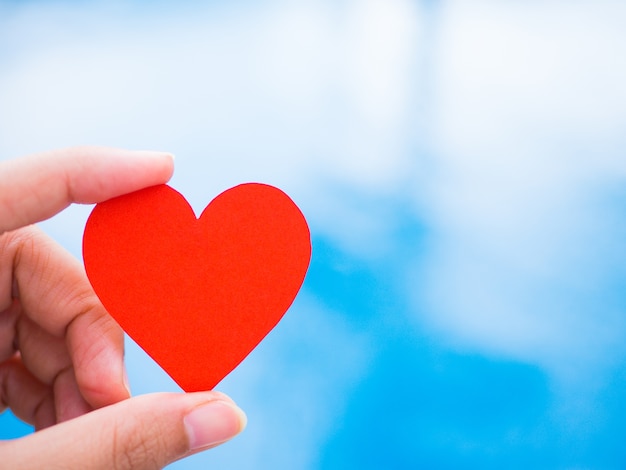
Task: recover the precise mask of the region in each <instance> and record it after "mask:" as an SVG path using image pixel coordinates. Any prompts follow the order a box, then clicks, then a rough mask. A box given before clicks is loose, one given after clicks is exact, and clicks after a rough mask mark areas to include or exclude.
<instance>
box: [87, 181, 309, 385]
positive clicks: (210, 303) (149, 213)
mask: <svg viewBox="0 0 626 470" xmlns="http://www.w3.org/2000/svg"><path fill="white" fill-rule="evenodd" d="M83 257H84V262H85V268H86V271H87V276H88V278H89V281H90V282H91V285H92V286H93V288H94V290H95V292H96V294H97V295H98V297H99V298H100V300H101V301H102V303H103V305H104V307H105V308H106V309H107V311H108V312H109V313H110V314H111V315H112V316H113V318H115V320H116V321H117V322H118V323H119V324H120V325H121V327H122V328H123V329H124V331H126V333H128V335H129V336H130V337H131V338H133V339H134V340H135V341H136V342H137V344H139V346H141V347H142V348H143V349H144V350H145V351H146V352H147V353H148V354H149V355H150V356H151V357H152V358H153V359H154V360H155V361H156V362H157V363H158V364H159V365H160V366H161V367H163V369H165V371H166V372H167V373H168V374H169V375H170V376H171V377H172V378H173V379H174V380H175V381H176V383H178V385H180V386H181V387H182V388H183V390H185V391H187V392H191V391H199V390H210V389H212V388H213V387H215V385H217V384H218V383H219V382H220V381H221V380H222V379H223V378H224V377H225V376H226V375H227V374H229V373H230V372H231V371H232V370H233V369H234V368H235V367H237V365H239V363H240V362H241V361H242V360H243V359H244V358H245V357H246V356H247V355H248V354H249V353H250V352H251V351H252V350H253V349H254V348H255V347H256V346H257V344H258V343H259V342H260V341H261V340H262V339H263V338H264V337H265V336H266V335H267V334H268V333H269V332H270V331H271V330H272V328H274V326H276V324H277V323H278V321H279V320H280V319H281V318H282V317H283V315H284V314H285V312H286V311H287V309H288V308H289V307H290V305H291V304H292V302H293V300H294V299H295V297H296V294H297V293H298V290H299V289H300V287H301V285H302V283H303V281H304V277H305V274H306V271H307V269H308V266H309V261H310V258H311V239H310V233H309V228H308V226H307V223H306V220H305V218H304V216H303V215H302V212H300V210H299V209H298V207H297V206H296V205H295V204H294V202H293V201H292V200H291V199H290V198H289V197H288V196H287V195H286V194H285V193H284V192H282V191H281V190H279V189H277V188H274V187H272V186H268V185H264V184H258V183H248V184H242V185H239V186H236V187H234V188H231V189H229V190H227V191H225V192H223V193H222V194H220V195H219V196H217V197H216V198H215V199H214V200H213V201H212V202H211V203H210V204H209V205H208V206H207V207H206V209H204V211H203V212H202V215H201V216H200V218H199V219H198V218H196V216H195V214H194V212H193V210H192V208H191V207H190V206H189V204H188V203H187V201H186V200H185V198H184V197H183V196H182V195H181V194H180V193H178V192H177V191H175V190H174V189H172V188H171V187H169V186H167V185H161V186H154V187H151V188H147V189H143V190H141V191H137V192H135V193H132V194H128V195H125V196H121V197H118V198H115V199H111V200H109V201H106V202H102V203H100V204H98V205H96V207H95V208H94V210H93V212H92V213H91V215H90V216H89V219H88V220H87V225H86V227H85V233H84V237H83Z"/></svg>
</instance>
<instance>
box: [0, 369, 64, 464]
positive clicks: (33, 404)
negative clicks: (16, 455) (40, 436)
mask: <svg viewBox="0 0 626 470" xmlns="http://www.w3.org/2000/svg"><path fill="white" fill-rule="evenodd" d="M0 400H1V401H2V404H3V405H4V406H5V407H8V408H11V411H13V413H14V414H15V416H17V417H18V418H20V419H21V420H22V421H25V422H27V423H30V424H32V425H33V426H35V429H43V428H45V427H48V426H52V425H53V424H55V423H56V411H55V403H54V399H53V396H52V389H51V388H50V387H49V386H47V385H45V384H43V383H42V382H40V381H39V380H37V379H36V378H35V377H34V376H33V375H32V374H30V373H29V372H28V370H26V368H25V367H24V365H23V364H22V363H21V361H20V360H19V358H17V357H15V358H13V359H9V360H8V361H5V362H3V363H2V364H0ZM0 460H1V459H0Z"/></svg>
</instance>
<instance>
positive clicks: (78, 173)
mask: <svg viewBox="0 0 626 470" xmlns="http://www.w3.org/2000/svg"><path fill="white" fill-rule="evenodd" d="M172 171H173V161H172V157H171V156H170V155H168V154H164V153H156V152H130V151H124V150H115V149H105V148H93V147H84V148H74V149H66V150H60V151H55V152H49V153H46V154H39V155H33V156H30V157H26V158H22V159H18V160H13V161H7V162H0V405H1V406H2V407H3V408H6V407H9V408H11V410H12V411H13V412H14V413H15V415H16V416H18V417H19V418H21V419H23V420H24V421H26V422H28V423H31V424H33V425H34V426H35V429H36V430H37V432H35V433H34V434H32V435H29V436H26V437H23V438H21V439H16V440H12V441H5V442H2V443H0V462H2V465H3V467H5V466H6V468H15V469H17V468H24V469H27V468H118V469H126V468H128V469H130V468H132V469H136V468H139V469H142V468H162V467H163V466H165V465H167V464H168V463H170V462H172V461H174V460H177V459H179V458H182V457H184V456H186V455H189V454H192V453H195V452H198V451H200V450H204V449H207V448H210V447H213V446H215V445H217V444H220V443H222V442H224V441H226V440H228V439H230V438H231V437H233V436H234V435H236V434H237V433H239V432H240V431H241V430H242V429H243V427H245V415H244V414H243V412H242V411H241V410H240V409H239V408H237V407H236V405H235V404H234V403H233V402H232V400H230V398H228V397H227V396H225V395H223V394H221V393H218V392H199V393H190V394H153V395H146V396H142V397H136V398H129V396H130V394H129V391H128V388H127V385H126V379H125V369H124V365H123V332H122V331H121V329H120V328H119V326H118V325H117V324H116V323H115V321H114V320H113V319H112V318H111V317H110V316H109V315H108V314H107V313H106V311H105V310H104V308H103V307H102V305H101V304H100V302H99V300H98V298H97V297H96V295H95V294H94V292H93V290H92V289H91V286H90V285H89V282H88V281H87V278H86V277H85V273H84V269H83V267H82V265H81V264H80V263H79V262H78V261H77V260H76V259H75V258H74V257H72V256H71V255H70V254H69V253H67V252H66V251H65V250H63V249H62V248H61V247H60V246H59V245H57V244H56V243H54V242H53V241H52V240H51V239H50V238H48V237H47V236H46V235H44V234H43V233H42V232H41V231H40V230H38V229H37V228H36V227H33V226H29V224H32V223H35V222H38V221H41V220H43V219H45V218H48V217H51V216H52V215H54V214H55V213H57V212H59V211H60V210H62V209H63V208H65V207H66V206H67V205H69V204H70V203H72V202H77V203H96V202H100V201H103V200H106V199H110V198H112V197H115V196H119V195H121V194H124V193H128V192H131V191H135V190H138V189H141V188H143V187H147V186H151V185H155V184H161V183H164V182H166V181H167V180H168V179H169V178H170V176H171V174H172ZM94 410H95V411H94Z"/></svg>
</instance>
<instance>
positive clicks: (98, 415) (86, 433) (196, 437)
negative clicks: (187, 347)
mask: <svg viewBox="0 0 626 470" xmlns="http://www.w3.org/2000/svg"><path fill="white" fill-rule="evenodd" d="M245 424H246V418H245V415H244V414H243V412H242V411H241V410H240V409H239V408H238V407H237V406H236V405H235V404H234V403H233V402H232V401H231V400H230V399H229V398H228V397H226V396H224V395H222V394H220V393H217V392H200V393H193V394H154V395H143V396H140V397H136V398H131V399H129V400H125V401H123V402H121V403H118V404H116V405H112V406H109V407H106V408H102V409H100V410H97V411H94V412H92V413H89V414H87V415H84V416H81V417H80V418H77V419H74V420H72V421H67V422H65V423H62V424H60V425H57V426H53V427H51V428H49V429H46V430H44V431H41V432H38V433H35V434H32V435H30V436H28V437H25V438H22V439H19V440H16V441H12V442H7V443H4V444H3V445H1V446H0V461H2V462H3V465H6V467H7V468H17V464H18V463H19V464H20V466H19V468H24V469H30V468H32V469H38V468H45V467H46V464H49V463H50V462H54V463H55V465H57V466H58V467H59V468H86V469H109V468H116V469H120V470H121V469H159V468H163V467H164V466H165V465H167V464H169V463H171V462H173V461H175V460H178V459H180V458H182V457H184V456H186V455H189V454H191V453H195V452H198V451H201V450H205V449H208V448H211V447H214V446H216V445H218V444H221V443H222V442H225V441H227V440H229V439H231V438H232V437H234V436H235V435H236V434H238V433H239V432H240V431H241V430H242V429H243V428H244V427H245ZM32 449H37V452H32ZM24 456H28V459H27V461H25V459H24Z"/></svg>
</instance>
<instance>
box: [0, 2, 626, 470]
mask: <svg viewBox="0 0 626 470" xmlns="http://www.w3.org/2000/svg"><path fill="white" fill-rule="evenodd" d="M111 5H113V6H111ZM160 5H161V6H159V7H154V8H149V7H145V8H139V7H135V8H133V7H128V6H126V7H125V6H123V5H122V4H117V3H115V4H107V3H101V4H97V3H96V4H91V3H78V4H76V5H73V4H69V3H68V4H54V3H50V4H45V3H32V4H28V5H26V6H20V5H19V4H14V5H12V6H7V5H5V4H0V158H9V157H14V156H18V155H21V154H26V153H29V152H33V151H38V150H44V149H49V148H56V147H62V146H67V145H76V144H102V145H112V146H123V147H130V148H146V147H149V148H155V149H163V150H168V151H171V152H174V153H175V154H176V155H177V160H176V166H177V170H176V175H175V177H174V179H173V181H172V185H173V186H174V187H176V188H177V189H178V190H179V191H181V192H182V193H183V194H185V195H186V196H187V198H188V199H189V200H190V202H191V203H192V205H193V206H194V208H195V209H196V211H198V212H199V211H200V210H201V209H202V208H203V207H204V206H205V205H206V203H207V202H208V200H209V199H210V198H211V197H212V196H213V195H215V194H217V193H218V192H219V191H221V190H223V189H225V188H227V187H229V186H232V185H234V184H237V183H240V182H242V181H247V180H259V181H264V182H268V183H272V184H276V185H278V186H280V187H282V188H283V189H285V190H286V191H287V192H288V193H289V194H291V195H292V196H293V197H294V199H296V201H297V202H298V204H300V205H301V207H302V208H303V210H304V212H305V214H307V216H308V217H309V219H310V222H311V225H312V229H313V233H314V235H315V236H317V237H327V238H329V239H330V240H332V241H333V243H335V244H336V245H337V246H338V247H340V248H341V249H342V250H344V251H345V252H347V253H349V254H350V255H352V256H355V257H357V258H360V259H363V260H366V261H367V260H370V261H371V260H381V259H384V258H385V257H386V256H387V255H389V253H391V252H394V251H398V250H400V251H401V250H403V249H404V248H403V246H402V244H401V243H412V241H411V240H410V239H407V240H403V241H401V243H400V244H398V243H399V242H398V240H397V239H395V238H393V235H394V234H393V231H394V225H393V223H394V222H393V221H394V211H395V210H396V209H397V208H398V207H400V206H404V205H409V206H410V207H411V208H412V211H413V216H414V217H415V220H416V221H418V222H419V223H420V224H422V225H423V226H424V227H425V230H426V232H427V235H428V236H427V237H426V241H425V243H426V247H425V249H424V250H423V253H425V255H424V256H423V257H421V258H419V259H408V260H406V265H399V266H398V267H397V269H398V270H402V271H404V272H405V273H404V274H403V277H404V278H405V279H406V292H407V296H409V297H411V298H412V302H413V305H414V312H409V314H410V315H412V316H413V317H414V319H415V324H416V327H419V328H427V329H428V331H430V332H432V334H434V335H435V336H436V337H437V338H438V340H440V341H443V342H444V343H449V344H450V345H452V346H453V347H456V348H460V349H462V350H470V351H479V352H481V353H488V354H493V355H496V356H505V357H510V358H515V359H519V360H522V361H527V362H530V363H534V364H539V365H541V366H543V367H544V368H546V370H548V371H550V372H551V373H553V374H555V376H556V377H561V378H565V379H568V378H571V377H572V376H576V375H577V374H581V370H585V368H588V369H589V370H594V371H595V370H598V368H605V367H610V365H611V364H612V363H613V362H614V361H617V360H620V359H621V358H623V356H624V352H625V351H624V345H626V325H625V322H624V319H625V318H626V312H625V311H624V305H625V303H626V302H625V301H624V295H625V294H623V293H621V292H623V288H624V286H625V281H624V279H626V246H625V245H626V201H625V200H624V197H626V190H625V189H624V188H625V187H626V186H625V184H626V132H625V129H626V85H625V84H626V28H624V25H626V4H624V3H623V2H620V1H607V0H604V1H602V0H601V1H591V0H587V1H577V2H566V1H544V2H501V1H473V2H468V1H461V0H456V1H446V2H437V1H434V0H433V1H421V2H420V1H408V0H349V1H344V2H331V1H323V0H319V1H314V0H308V1H302V2H286V1H285V2H280V1H274V2H257V3H254V2H241V3H232V4H222V3H220V2H218V3H217V4H216V5H214V6H206V5H205V6H202V4H198V5H196V4H195V3H188V2H185V3H181V4H180V5H179V6H177V7H175V6H173V5H174V4H173V3H172V4H171V6H169V7H166V6H163V4H160ZM363 201H382V202H380V203H377V204H374V205H372V206H370V205H368V204H366V203H364V202H363ZM87 212H88V209H86V208H83V209H79V208H76V209H73V210H72V211H68V212H67V213H66V214H63V215H61V216H60V217H58V218H55V219H54V220H53V221H50V222H47V223H46V224H45V227H46V229H47V230H48V232H50V233H51V234H52V235H53V236H54V237H55V238H57V239H58V240H60V241H61V242H62V243H63V244H65V245H66V246H67V247H68V248H69V249H70V250H72V251H73V252H74V253H75V254H76V255H77V256H78V255H79V254H80V253H79V250H80V237H81V235H82V227H83V224H84V220H85V217H86V214H87ZM405 248H406V247H405ZM620 289H622V290H620ZM405 313H406V312H398V315H403V314H405ZM320 318H321V319H319V318H318V320H316V321H318V322H322V323H324V322H327V323H325V324H324V325H323V326H320V325H317V327H318V328H321V329H322V330H324V329H325V328H328V331H331V330H332V331H335V330H334V328H333V323H332V322H333V320H332V317H330V316H328V317H323V316H322V317H320ZM335 333H336V335H337V337H336V338H335V340H336V341H338V342H342V343H343V344H346V345H348V346H347V348H348V349H350V348H352V349H350V351H352V353H351V354H353V355H354V357H353V356H350V357H352V358H353V360H354V361H355V363H359V364H361V363H362V362H363V361H365V359H364V357H356V356H358V355H359V353H358V351H359V350H360V349H359V345H360V344H362V343H361V341H362V339H361V338H356V337H353V333H352V332H350V331H349V330H348V329H347V328H343V327H342V328H339V329H338V330H336V331H335ZM329 334H330V333H329ZM350 345H352V346H350ZM340 367H344V368H345V370H346V371H347V370H350V364H349V363H345V364H340ZM357 369H358V370H359V371H361V370H363V369H364V367H363V368H357ZM251 373H252V372H251ZM359 373H360V372H359ZM581 379H582V378H581ZM350 380H352V379H350ZM345 386H346V387H348V385H345ZM316 387H317V388H316ZM326 387H327V388H326V389H324V385H323V384H317V385H315V384H310V383H307V384H306V385H303V387H302V390H305V389H306V390H309V391H310V390H311V389H313V390H316V391H320V396H330V392H329V389H328V386H326ZM324 390H325V392H324ZM322 392H323V393H322ZM334 392H335V393H336V395H337V396H339V395H341V390H335V391H334ZM313 395H314V394H313ZM307 396H308V395H307ZM309 398H310V399H311V400H315V397H314V396H311V397H309ZM320 399H321V398H320ZM337 407H338V408H339V407H340V405H337ZM322 434H323V432H322V431H319V435H322ZM258 442H261V441H258ZM299 452H301V454H300V457H301V458H302V459H304V460H306V450H305V449H300V450H299ZM310 452H311V453H314V446H313V445H312V446H311V449H310ZM312 455H313V454H312ZM292 463H294V465H295V466H293V467H291V468H298V466H300V465H302V462H292ZM250 465H251V467H250V468H253V467H252V465H253V462H252V461H251V462H250ZM305 466H306V465H305ZM246 468H248V467H246ZM268 468H269V467H268ZM300 468H304V467H300Z"/></svg>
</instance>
